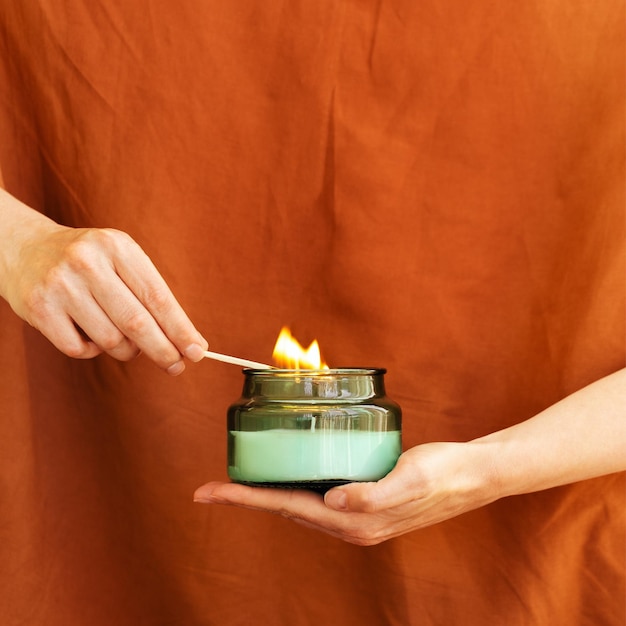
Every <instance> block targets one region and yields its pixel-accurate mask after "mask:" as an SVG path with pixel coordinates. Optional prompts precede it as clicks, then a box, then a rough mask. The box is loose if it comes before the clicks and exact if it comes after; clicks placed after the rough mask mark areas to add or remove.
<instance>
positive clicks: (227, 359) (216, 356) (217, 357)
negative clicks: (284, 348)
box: [204, 350, 273, 370]
mask: <svg viewBox="0 0 626 626" xmlns="http://www.w3.org/2000/svg"><path fill="white" fill-rule="evenodd" d="M204 356H205V357H206V358H207V359H213V360H214V361H222V362H224V363H231V364H232V365H240V366H241V367H251V368H253V369H257V370H259V369H261V370H269V369H273V367H272V366H271V365H266V364H265V363H257V362H256V361H248V359H240V358H239V357H236V356H228V355H227V354H220V353H219V352H210V351H208V350H207V351H206V352H205V353H204Z"/></svg>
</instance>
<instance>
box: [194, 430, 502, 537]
mask: <svg viewBox="0 0 626 626" xmlns="http://www.w3.org/2000/svg"><path fill="white" fill-rule="evenodd" d="M489 468H490V464H489V463H488V462H487V459H486V458H484V450H483V448H482V447H481V446H479V445H475V444H472V443H471V442H470V443H428V444H424V445H421V446H417V447H415V448H412V449H410V450H408V451H407V452H405V453H404V454H403V455H402V456H401V457H400V459H399V460H398V463H397V464H396V467H395V468H394V469H393V470H392V471H391V472H390V473H389V474H388V475H387V476H385V478H383V479H381V480H379V481H378V482H374V483H351V484H348V485H344V486H341V487H335V488H334V489H331V490H330V491H328V492H327V493H326V494H325V496H324V497H323V498H322V496H320V495H318V494H316V493H313V492H311V491H306V490H286V489H270V488H265V487H248V486H245V485H238V484H234V483H218V482H212V483H208V484H206V485H204V486H203V487H200V488H199V489H198V490H197V491H196V493H195V495H194V500H195V501H196V502H202V503H207V504H229V505H235V506H241V507H244V508H248V509H256V510H260V511H268V512H271V513H277V514H280V515H282V516H283V517H286V518H289V519H291V520H293V521H295V522H297V523H299V524H303V525H304V526H308V527H309V528H314V529H317V530H320V531H323V532H326V533H328V534H330V535H332V536H334V537H338V538H339V539H342V540H344V541H348V542H350V543H355V544H358V545H363V546H365V545H374V544H377V543H381V542H382V541H386V540H387V539H391V538H392V537H397V536H399V535H402V534H404V533H407V532H409V531H412V530H417V529H419V528H424V527H426V526H430V525H432V524H435V523H437V522H441V521H443V520H446V519H448V518H451V517H454V516H456V515H459V514H461V513H464V512H466V511H470V510H472V509H475V508H478V507H480V506H483V505H484V504H488V503H489V502H492V501H493V500H495V499H496V498H497V496H496V494H495V491H494V490H493V488H492V486H491V480H490V471H489Z"/></svg>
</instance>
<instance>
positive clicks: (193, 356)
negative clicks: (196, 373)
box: [184, 343, 204, 363]
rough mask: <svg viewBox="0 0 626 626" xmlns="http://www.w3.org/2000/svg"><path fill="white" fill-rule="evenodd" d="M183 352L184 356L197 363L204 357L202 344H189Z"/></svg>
mask: <svg viewBox="0 0 626 626" xmlns="http://www.w3.org/2000/svg"><path fill="white" fill-rule="evenodd" d="M184 353H185V356H186V357H187V358H188V359H189V360H190V361H193V362H194V363H197V362H198V361H201V360H202V359H203V358H204V350H203V349H202V346H200V345H198V344H197V343H192V344H191V345H189V346H187V347H186V348H185V350H184Z"/></svg>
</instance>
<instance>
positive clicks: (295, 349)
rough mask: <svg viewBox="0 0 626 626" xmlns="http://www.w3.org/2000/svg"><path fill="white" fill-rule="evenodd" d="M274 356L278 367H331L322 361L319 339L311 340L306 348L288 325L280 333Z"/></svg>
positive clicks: (317, 368) (296, 368)
mask: <svg viewBox="0 0 626 626" xmlns="http://www.w3.org/2000/svg"><path fill="white" fill-rule="evenodd" d="M272 358H273V359H274V362H275V363H276V365H277V366H278V367H281V368H284V369H293V370H299V369H307V370H327V369H329V368H328V365H326V363H324V362H323V361H322V357H321V354H320V347H319V344H318V343H317V340H314V341H313V342H311V345H310V346H309V347H308V348H307V349H306V350H305V349H304V348H303V347H302V346H301V345H300V343H299V342H298V340H297V339H296V338H295V337H294V336H293V335H292V334H291V331H290V330H289V329H288V328H287V327H286V326H283V328H282V330H281V331H280V334H279V335H278V339H277V340H276V345H275V346H274V352H273V353H272Z"/></svg>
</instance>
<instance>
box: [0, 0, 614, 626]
mask: <svg viewBox="0 0 626 626" xmlns="http://www.w3.org/2000/svg"><path fill="white" fill-rule="evenodd" d="M624 52H625V51H624V2H623V0H599V1H597V2H586V1H583V0H575V1H572V0H568V1H567V2H566V1H563V0H561V1H547V2H541V3H519V2H506V1H505V2H502V1H495V0H487V1H486V2H481V3H466V2H460V1H459V0H456V1H450V0H448V1H446V0H444V1H443V2H442V1H441V0H423V1H420V2H414V1H413V0H381V1H376V2H375V1H373V0H372V1H363V0H358V1H357V0H341V1H318V2H305V1H299V0H290V2H278V1H268V0H259V1H255V2H192V1H191V0H180V1H179V2H176V3H172V2H165V1H163V0H152V1H151V2H149V3H139V2H124V1H122V0H107V2H94V1H93V0H82V1H81V0H74V1H72V2H70V1H68V0H66V1H56V2H51V1H49V0H40V1H39V2H34V1H32V0H23V1H20V2H12V1H10V0H3V1H2V2H0V72H2V73H1V74H0V80H1V81H2V82H1V83H0V85H1V88H0V167H1V169H2V176H3V180H4V185H5V186H6V188H7V189H8V190H9V191H11V192H12V193H14V194H15V195H17V196H18V197H19V198H20V199H22V200H24V201H26V202H28V203H30V204H31V205H32V206H34V207H36V208H37V209H39V210H41V211H43V212H45V213H46V214H48V215H50V216H51V217H53V218H55V219H57V220H59V221H61V222H62V223H64V224H68V225H76V226H111V227H115V228H119V229H121V230H125V231H127V232H129V233H130V234H131V235H132V236H133V237H134V238H135V239H136V240H137V241H138V242H139V243H140V244H141V245H142V246H143V247H144V249H145V250H146V252H148V254H149V255H150V256H151V257H152V259H153V260H154V262H155V263H156V265H157V267H158V268H159V269H160V270H161V272H162V273H163V275H164V276H165V278H166V280H167V281H168V282H169V284H170V286H171V287H172V289H173V290H174V292H175V294H176V295H177V297H178V298H179V300H180V301H181V303H182V304H183V306H184V307H185V308H186V310H187V311H188V313H189V314H190V316H191V318H192V319H193V321H194V323H195V324H196V325H197V327H198V328H199V329H200V330H201V331H202V332H203V333H204V334H205V336H207V338H208V339H209V341H210V342H211V347H212V349H215V350H218V351H222V352H226V353H230V354H238V355H241V356H245V357H248V358H251V359H255V360H260V361H264V360H267V359H269V358H270V355H271V350H272V347H273V343H274V340H275V338H276V336H277V334H278V331H279V330H280V327H281V326H282V325H283V324H288V325H290V326H291V327H292V330H293V331H294V334H295V335H296V336H298V337H299V338H301V339H302V341H303V342H304V341H310V340H311V339H313V338H314V337H316V338H318V339H319V341H320V345H321V347H322V351H323V353H324V356H325V358H326V360H327V361H328V362H329V363H330V365H331V366H341V365H354V366H370V365H375V366H382V367H386V368H388V370H389V373H388V376H387V389H388V392H389V395H390V396H391V397H393V398H394V399H395V400H396V401H398V402H399V403H400V404H401V405H402V407H403V410H404V415H405V422H404V444H405V447H410V446H414V445H417V444H418V443H420V442H424V441H431V440H459V441H461V440H467V439H469V438H472V437H476V436H479V435H482V434H486V433H488V432H491V431H493V430H496V429H500V428H503V427H505V426H507V425H510V424H513V423H516V422H518V421H521V420H524V419H526V418H528V417H530V416H532V415H534V414H535V413H537V412H538V411H539V410H541V409H542V408H544V407H546V406H548V405H550V404H552V403H554V402H555V401H557V400H558V399H560V398H562V397H563V396H565V395H567V394H569V393H571V392H573V391H574V390H576V389H578V388H580V387H581V386H583V385H585V384H586V383H589V382H591V381H593V380H595V379H597V378H599V377H601V376H603V375H605V374H608V373H609V372H611V371H614V370H616V369H618V368H620V367H623V366H624V360H625V355H624V338H625V329H624V319H625V310H624V292H625V289H624V275H625V274H624V271H625V261H624V241H625V232H624V224H625V220H624V170H623V167H624V163H623V154H624V133H623V131H624V117H623V110H624V109H623V107H624V79H623V77H624V58H625V54H624ZM0 318H1V319H0V339H1V342H2V343H1V345H2V349H1V350H0V365H1V367H2V372H3V376H2V377H1V378H0V394H1V400H2V405H1V406H2V408H1V409H0V413H1V416H2V419H0V476H1V477H2V481H1V490H2V491H1V496H2V508H1V510H0V553H1V554H0V562H1V563H2V567H1V568H0V593H1V594H2V598H1V601H0V623H2V624H5V625H17V624H20V625H22V624H46V626H57V625H58V626H67V625H68V624H89V625H90V626H100V625H102V626H104V625H106V626H110V625H111V624H116V625H117V626H124V625H126V624H128V625H131V624H132V625H134V626H135V625H137V624H155V625H156V624H181V625H182V624H184V625H185V626H194V625H198V626H200V625H203V626H204V625H210V624H211V625H212V624H219V625H220V626H221V625H227V626H236V625H242V626H243V625H246V626H247V625H249V624H264V625H267V626H279V625H280V626H282V625H289V626H298V625H302V626H305V625H308V624H315V623H319V624H342V625H352V624H354V625H356V624H377V625H378V624H398V625H406V624H420V625H425V626H443V625H445V626H449V625H463V626H472V625H476V626H478V625H480V626H483V625H485V624H494V625H495V624H506V625H507V626H527V625H531V624H533V625H542V626H543V625H548V624H568V625H588V626H601V625H607V626H608V625H610V626H617V625H623V624H625V623H626V615H625V611H626V609H625V605H624V598H625V597H626V587H625V569H626V564H625V560H626V545H625V537H624V533H625V522H626V520H625V510H626V483H625V478H624V475H622V474H618V475H613V476H608V477H605V478H601V479H596V480H592V481H586V482H583V483H579V484H576V485H571V486H567V487H563V488H559V489H553V490H549V491H545V492H541V493H537V494H532V495H527V496H522V497H516V498H509V499H506V500H502V501H499V502H496V503H494V504H492V505H490V506H488V507H485V508H483V509H481V510H478V511H475V512H472V513H469V514H466V515H463V516H460V517H458V518H456V519H453V520H450V521H448V522H444V523H442V524H439V525H437V526H434V527H432V528H428V529H426V530H424V531H421V532H415V533H411V534H408V535H406V536H404V537H401V538H399V539H396V540H392V541H389V542H387V543H384V544H382V545H379V546H376V547H373V548H360V547H356V546H352V545H347V544H343V543H341V542H339V541H337V540H335V539H332V538H329V537H326V536H324V535H322V534H318V533H315V532H312V531H310V530H307V529H304V528H301V527H299V526H297V525H295V524H293V523H290V522H288V521H286V520H283V519H281V518H278V517H275V516H271V515H269V514H260V513H253V512H250V511H244V510H239V509H229V508H222V507H206V506H198V505H193V504H192V502H191V495H192V493H193V490H194V488H195V487H197V486H198V485H200V484H202V483H203V482H205V481H207V480H209V479H222V478H225V475H226V471H225V465H226V443H225V413H226V408H227V406H228V404H229V403H230V402H232V401H233V400H235V399H236V398H237V397H238V395H239V392H240V387H241V383H242V377H241V374H240V373H239V371H238V369H237V368H235V367H233V366H229V365H224V364H219V363H213V362H203V363H201V364H198V365H195V366H189V367H188V370H187V372H186V373H185V374H184V375H183V376H182V377H180V378H176V379H170V378H168V377H167V376H165V375H164V374H163V373H162V372H160V371H159V370H157V368H156V367H155V366H153V365H152V364H150V363H149V362H147V361H146V360H145V359H141V358H139V359H138V360H136V361H133V362H132V363H128V364H122V363H118V362H115V361H113V360H112V359H110V358H108V357H99V358H97V359H95V360H92V361H73V360H71V359H68V358H66V357H65V356H63V355H61V354H60V353H58V352H57V351H56V350H55V349H54V348H53V347H52V346H50V345H49V344H48V343H47V341H46V340H45V339H44V338H42V337H41V336H39V335H38V333H37V332H35V331H34V330H32V329H30V328H28V327H26V326H25V325H24V324H23V323H22V322H21V321H20V320H18V319H17V318H16V317H15V315H14V314H13V313H12V312H11V311H10V309H9V307H8V306H6V305H5V304H4V303H2V304H1V306H0Z"/></svg>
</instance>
